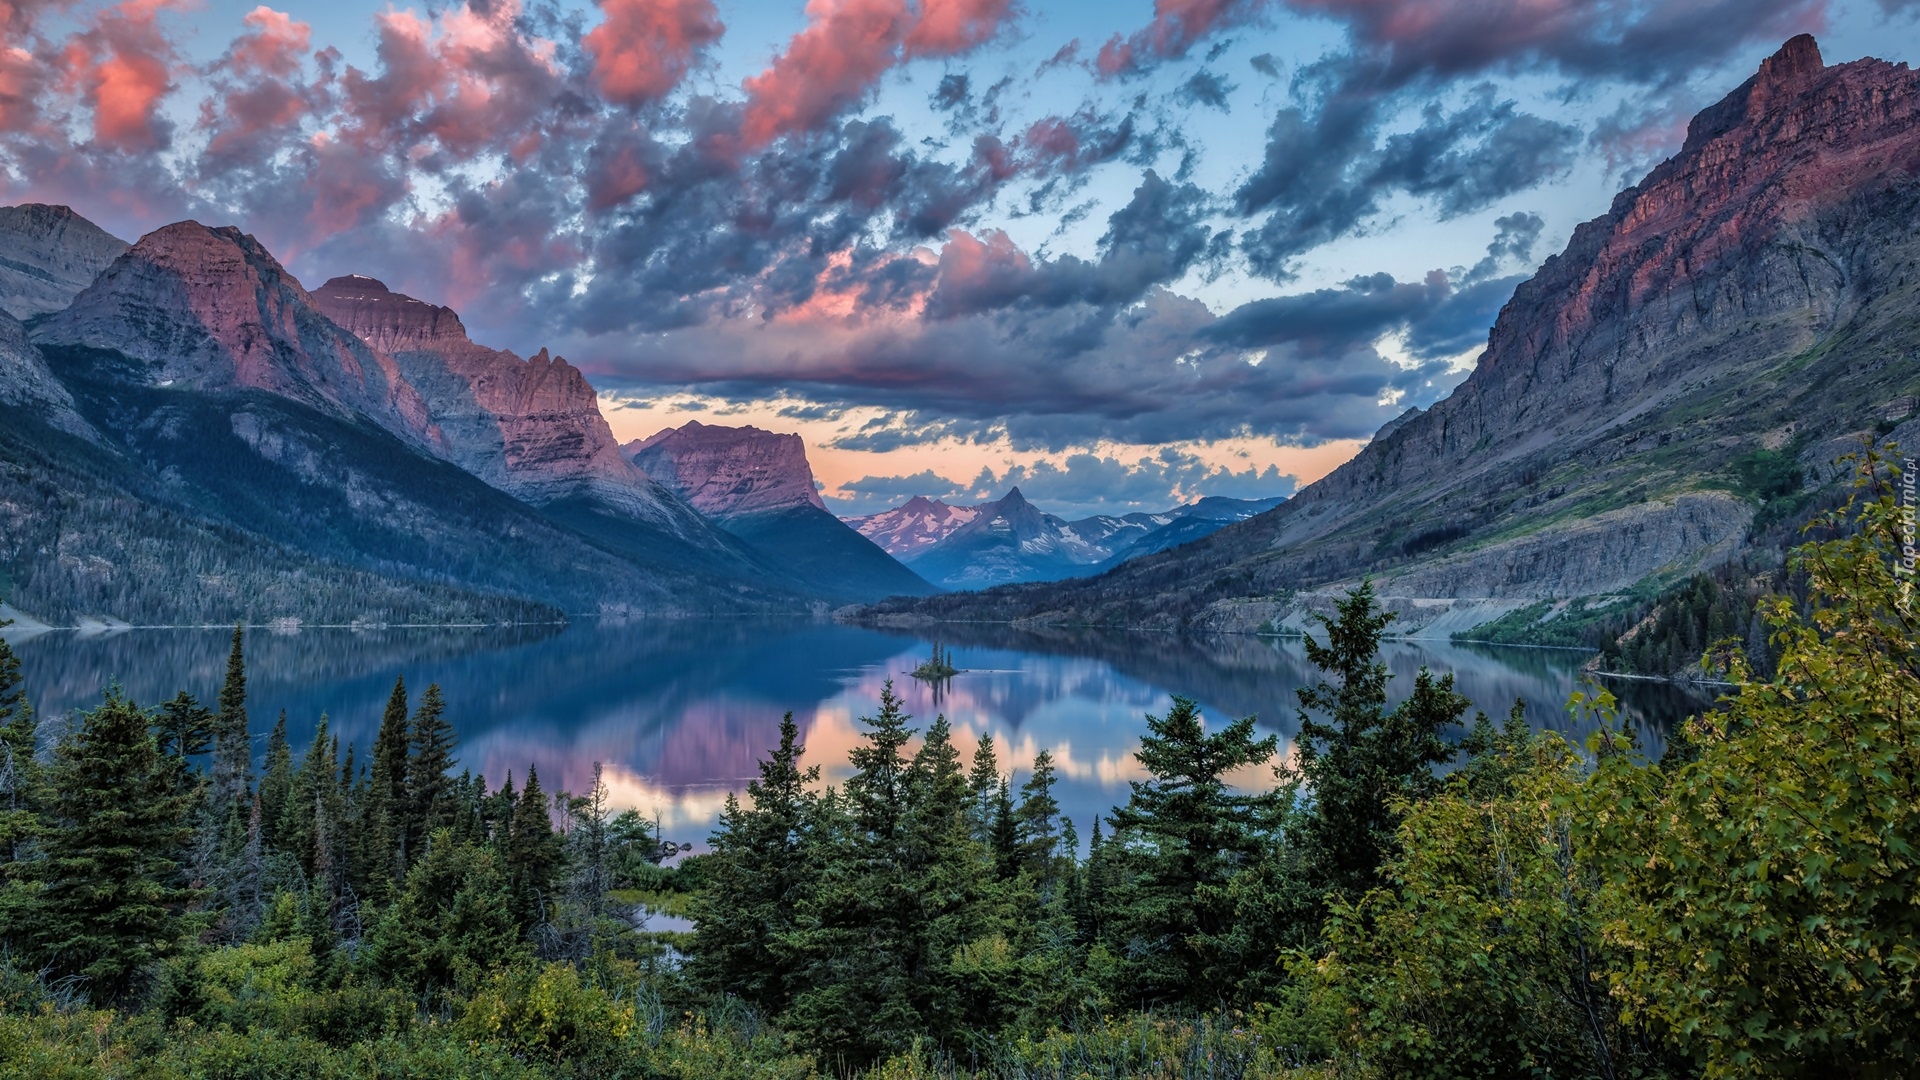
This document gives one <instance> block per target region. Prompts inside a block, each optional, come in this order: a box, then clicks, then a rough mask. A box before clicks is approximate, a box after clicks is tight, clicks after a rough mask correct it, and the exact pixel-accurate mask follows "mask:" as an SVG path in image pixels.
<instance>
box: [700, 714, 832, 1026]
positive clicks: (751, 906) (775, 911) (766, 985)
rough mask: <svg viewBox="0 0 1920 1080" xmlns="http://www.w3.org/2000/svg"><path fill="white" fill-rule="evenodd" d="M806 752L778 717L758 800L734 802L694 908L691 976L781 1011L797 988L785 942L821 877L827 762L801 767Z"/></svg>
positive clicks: (724, 815) (752, 793)
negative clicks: (818, 808)
mask: <svg viewBox="0 0 1920 1080" xmlns="http://www.w3.org/2000/svg"><path fill="white" fill-rule="evenodd" d="M805 753H806V748H805V747H804V746H802V745H801V744H800V729H799V726H798V725H797V724H795V723H794V721H793V714H792V713H788V714H786V716H784V717H782V718H781V720H780V745H779V746H778V747H777V748H776V749H775V750H774V752H773V756H772V757H770V758H768V759H767V760H765V761H762V762H760V769H759V771H760V776H759V778H758V779H756V780H753V781H751V782H749V783H748V784H747V800H748V802H749V803H750V804H751V805H750V806H749V807H747V808H742V806H741V805H740V803H739V802H738V801H737V800H735V799H734V798H732V797H731V796H729V797H728V799H727V804H726V807H725V809H724V810H723V811H722V812H721V816H720V825H719V828H717V829H716V830H715V831H714V834H713V853H712V855H711V856H709V857H708V864H707V865H708V873H709V879H708V880H709V882H710V884H709V885H708V887H707V888H705V889H703V890H702V891H701V892H700V893H699V894H698V897H697V898H696V900H695V909H694V913H693V914H694V927H695V929H694V940H693V946H692V955H691V957H690V958H689V960H688V962H687V974H688V975H689V976H690V977H691V978H692V979H693V980H694V981H695V982H696V983H697V984H699V985H701V986H703V987H706V988H708V989H710V990H713V991H716V992H719V993H724V994H732V995H734V996H736V997H739V998H740V999H741V1000H743V1001H745V1002H747V1003H749V1004H751V1005H753V1006H754V1007H755V1008H758V1009H761V1010H763V1011H764V1012H766V1013H767V1014H769V1015H777V1014H779V1013H780V1012H782V1011H784V1010H785V1009H786V1007H787V1005H788V1004H789V1003H790V1002H791V1001H792V999H793V995H794V993H795V991H796V989H797V986H796V982H795V976H796V972H795V963H794V960H795V958H794V951H793V947H792V944H791V942H790V941H789V940H788V939H790V938H791V937H792V935H793V934H794V933H795V929H796V917H797V912H798V910H799V908H800V905H801V903H802V900H803V899H804V897H805V895H806V892H807V890H808V888H809V887H810V886H811V885H812V884H814V878H815V868H814V867H811V866H810V865H809V864H808V861H807V858H806V856H807V854H808V850H809V849H808V847H807V844H806V839H807V837H806V830H807V825H808V819H809V817H810V816H811V815H812V812H813V809H814V807H813V804H814V801H815V799H814V796H813V794H812V793H811V792H810V791H809V790H808V787H809V785H812V784H814V783H817V782H818V781H819V779H820V769H819V767H818V766H812V767H805V768H803V767H802V766H801V764H800V759H801V757H802V756H803V755H805Z"/></svg>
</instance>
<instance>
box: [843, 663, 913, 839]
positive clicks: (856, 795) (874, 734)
mask: <svg viewBox="0 0 1920 1080" xmlns="http://www.w3.org/2000/svg"><path fill="white" fill-rule="evenodd" d="M911 719H913V717H911V716H909V715H908V714H907V712H906V710H904V709H903V708H901V701H900V699H899V698H898V697H896V696H894V693H893V680H892V679H888V680H887V681H886V684H885V685H884V686H882V687H881V689H880V711H879V712H878V713H876V714H875V715H873V716H863V717H861V718H860V722H861V723H862V724H864V725H866V728H867V733H866V741H865V742H863V743H862V744H861V745H859V746H856V747H854V748H853V749H852V750H851V751H849V752H848V753H847V760H848V763H849V764H851V765H852V766H853V768H854V770H855V771H854V775H853V777H852V778H851V779H849V780H848V781H847V798H848V799H849V800H850V801H851V802H852V804H853V808H854V818H855V822H856V824H857V825H858V826H859V827H860V828H861V829H863V830H864V831H865V832H866V833H867V834H868V835H869V836H872V837H874V838H875V841H876V842H877V843H879V844H881V845H883V846H884V847H886V848H888V849H891V848H892V846H893V845H894V844H896V843H897V842H898V837H899V830H900V819H901V818H902V817H904V816H905V814H906V780H907V757H906V753H905V751H906V745H907V743H908V742H909V741H911V740H912V739H913V736H914V734H915V732H914V729H913V728H910V727H908V726H907V721H909V720H911Z"/></svg>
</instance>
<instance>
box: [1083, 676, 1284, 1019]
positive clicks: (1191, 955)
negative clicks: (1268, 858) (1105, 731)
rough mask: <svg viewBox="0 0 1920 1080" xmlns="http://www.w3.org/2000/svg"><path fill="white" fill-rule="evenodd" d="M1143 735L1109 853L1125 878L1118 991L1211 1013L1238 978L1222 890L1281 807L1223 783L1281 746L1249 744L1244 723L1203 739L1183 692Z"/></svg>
mask: <svg viewBox="0 0 1920 1080" xmlns="http://www.w3.org/2000/svg"><path fill="white" fill-rule="evenodd" d="M1147 729H1148V734H1146V735H1145V736H1143V737H1142V738H1141V740H1140V749H1139V750H1138V751H1136V753H1135V756H1136V757H1137V758H1139V760H1140V764H1141V765H1142V766H1144V767H1145V768H1146V770H1147V772H1148V773H1149V774H1150V776H1151V779H1148V780H1135V781H1131V782H1130V786H1131V788H1132V792H1131V795H1130V796H1129V798H1128V800H1127V804H1126V805H1125V806H1122V807H1119V808H1117V809H1115V810H1114V812H1113V815H1112V818H1111V820H1112V824H1113V829H1114V832H1113V838H1112V839H1111V840H1109V841H1108V843H1107V849H1108V850H1107V851H1106V852H1105V853H1104V854H1106V855H1107V856H1108V857H1109V858H1115V857H1117V858H1118V859H1119V860H1120V861H1121V862H1122V864H1123V866H1124V869H1125V871H1126V872H1125V873H1123V874H1122V875H1121V876H1120V877H1119V879H1118V880H1117V881H1116V882H1115V883H1114V885H1113V887H1112V890H1111V892H1110V897H1111V899H1112V901H1113V907H1112V912H1113V916H1112V925H1111V926H1109V928H1108V933H1109V935H1110V936H1111V938H1112V939H1113V940H1112V942H1111V944H1112V946H1113V952H1114V953H1115V954H1116V955H1118V956H1120V957H1122V958H1123V960H1122V964H1121V980H1122V985H1121V986H1120V988H1119V989H1121V991H1122V992H1123V993H1124V994H1126V995H1127V996H1128V997H1131V998H1133V999H1134V1000H1136V1001H1140V1002H1143V1003H1144V1002H1155V1001H1170V1000H1171V1001H1180V1000H1184V1001H1187V1002H1190V1003H1192V1004H1194V1005H1201V1006H1210V1005H1217V1004H1218V999H1219V995H1220V994H1221V993H1223V992H1226V991H1228V990H1229V989H1230V988H1231V987H1233V986H1234V985H1235V984H1236V983H1237V981H1238V978H1239V975H1240V972H1238V971H1236V970H1231V969H1230V968H1229V967H1228V966H1227V965H1226V964H1224V963H1223V955H1222V954H1223V952H1224V950H1223V948H1222V946H1221V944H1220V939H1221V938H1223V937H1225V936H1226V935H1228V934H1230V933H1231V931H1232V930H1233V916H1234V908H1233V899H1232V897H1231V895H1230V893H1229V888H1228V887H1229V885H1230V884H1231V882H1232V879H1233V878H1234V876H1235V875H1236V874H1238V873H1240V872H1242V871H1243V870H1244V869H1245V868H1246V867H1248V866H1249V865H1251V864H1253V863H1254V862H1256V861H1257V860H1258V859H1259V858H1260V857H1261V856H1262V855H1263V853H1264V852H1265V851H1266V849H1267V848H1268V846H1269V845H1270V843H1271V842H1272V841H1273V839H1274V836H1273V832H1274V828H1275V826H1276V825H1277V823H1278V816H1279V811H1280V807H1281V804H1280V799H1279V797H1277V796H1275V795H1273V794H1270V793H1266V794H1255V795H1241V794H1236V793H1234V792H1233V791H1231V790H1230V789H1229V788H1228V786H1227V782H1226V779H1225V778H1226V775H1227V774H1228V773H1230V772H1232V771H1234V770H1235V769H1239V768H1243V767H1245V766H1249V765H1259V764H1262V763H1264V762H1266V761H1267V760H1269V759H1271V758H1272V757H1273V754H1274V750H1275V748H1276V745H1277V742H1278V738H1277V737H1276V736H1272V735H1269V736H1267V737H1266V738H1264V739H1260V738H1255V737H1254V734H1253V717H1251V716H1249V717H1245V718H1242V719H1240V720H1235V721H1233V722H1232V723H1229V724H1227V725H1226V726H1225V727H1223V728H1221V729H1220V730H1219V731H1218V732H1216V733H1214V734H1211V735H1209V734H1207V731H1206V727H1205V725H1204V723H1203V722H1202V720H1201V717H1200V709H1199V706H1198V705H1197V704H1195V703H1194V701H1193V700H1192V699H1190V698H1184V697H1178V696H1176V697H1175V698H1174V699H1173V707H1172V708H1171V709H1169V710H1167V712H1166V714H1165V715H1164V716H1148V717H1147ZM1115 848H1117V849H1118V850H1117V851H1115V850H1113V849H1115Z"/></svg>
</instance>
